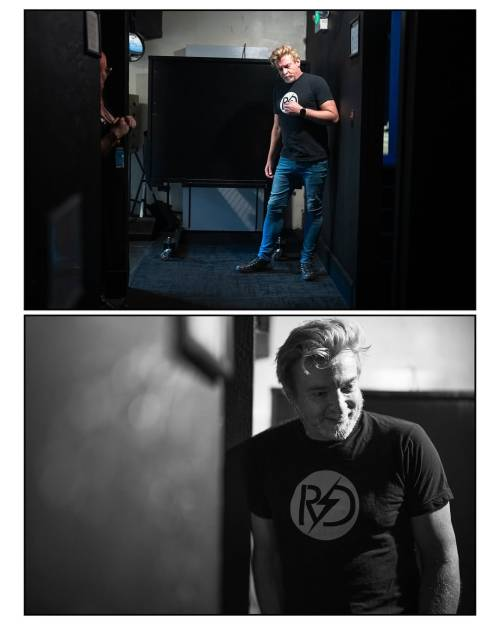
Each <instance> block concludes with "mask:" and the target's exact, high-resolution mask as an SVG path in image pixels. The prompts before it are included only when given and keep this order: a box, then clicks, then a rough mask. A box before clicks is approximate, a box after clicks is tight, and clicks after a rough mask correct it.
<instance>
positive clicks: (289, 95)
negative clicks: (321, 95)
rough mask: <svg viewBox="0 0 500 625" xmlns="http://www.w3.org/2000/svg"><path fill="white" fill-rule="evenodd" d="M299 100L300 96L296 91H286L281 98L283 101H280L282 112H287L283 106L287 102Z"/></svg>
mask: <svg viewBox="0 0 500 625" xmlns="http://www.w3.org/2000/svg"><path fill="white" fill-rule="evenodd" d="M298 101H299V98H298V96H297V94H296V93H295V92H293V91H289V92H288V93H285V95H284V96H283V97H282V98H281V102H280V109H281V112H282V113H285V109H284V108H283V106H284V105H285V104H286V103H287V102H298ZM285 114H286V113H285Z"/></svg>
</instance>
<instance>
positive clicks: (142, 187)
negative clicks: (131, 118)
mask: <svg viewBox="0 0 500 625" xmlns="http://www.w3.org/2000/svg"><path fill="white" fill-rule="evenodd" d="M134 155H135V159H136V161H137V163H138V165H139V167H140V168H141V172H142V175H141V181H140V182H139V186H138V188H137V192H136V194H135V197H134V199H133V200H132V199H131V200H130V201H131V202H133V204H132V208H131V209H130V217H134V216H135V209H136V207H137V203H138V201H139V196H140V194H141V190H142V192H143V193H142V199H141V200H140V206H139V214H138V215H137V217H138V218H139V219H141V218H142V217H144V210H145V207H146V205H147V204H146V199H147V198H146V193H147V189H149V191H150V192H151V195H152V196H153V199H154V201H155V202H156V201H157V198H156V195H155V192H154V191H153V188H152V187H151V185H150V184H149V182H148V181H147V178H146V171H145V169H144V166H143V164H142V162H141V159H140V158H139V154H138V153H137V150H134ZM131 169H132V168H130V170H131Z"/></svg>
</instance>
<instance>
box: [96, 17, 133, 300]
mask: <svg viewBox="0 0 500 625" xmlns="http://www.w3.org/2000/svg"><path fill="white" fill-rule="evenodd" d="M101 30H102V49H103V50H104V52H105V53H106V55H107V58H108V64H109V65H110V66H111V67H112V68H113V72H112V74H111V75H110V77H109V79H108V80H107V81H106V86H105V88H104V101H105V103H106V106H107V108H108V109H109V110H110V111H111V112H112V113H113V115H116V116H121V115H127V114H128V113H129V110H128V70H129V61H128V30H129V25H128V13H127V11H102V13H101ZM122 144H123V146H124V147H125V167H123V168H116V167H115V162H114V153H112V154H110V155H109V156H108V157H107V158H104V159H103V161H102V172H103V173H102V179H103V183H102V186H103V188H102V204H103V211H102V218H103V229H104V249H103V260H104V293H105V295H106V296H107V297H109V298H117V299H119V298H123V297H125V294H126V292H127V286H128V262H129V258H128V208H129V196H128V192H129V189H128V168H129V151H128V150H127V145H128V138H125V139H124V140H123V141H122Z"/></svg>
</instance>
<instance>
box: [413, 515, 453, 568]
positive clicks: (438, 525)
mask: <svg viewBox="0 0 500 625" xmlns="http://www.w3.org/2000/svg"><path fill="white" fill-rule="evenodd" d="M411 526H412V530H413V536H414V539H415V543H416V545H417V549H418V552H419V555H420V557H421V559H422V563H423V564H424V563H426V562H437V561H441V562H443V561H448V560H450V559H454V558H456V557H457V544H456V540H455V532H454V531H453V525H452V523H451V514H450V504H449V503H447V504H446V505H445V506H443V507H442V508H439V510H435V511H434V512H429V513H427V514H421V515H419V516H415V517H412V519H411Z"/></svg>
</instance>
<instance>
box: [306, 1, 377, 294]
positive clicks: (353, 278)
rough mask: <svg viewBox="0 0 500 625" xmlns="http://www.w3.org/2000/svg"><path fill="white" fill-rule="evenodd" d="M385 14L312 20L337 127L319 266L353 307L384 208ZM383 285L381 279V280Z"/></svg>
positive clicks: (312, 51)
mask: <svg viewBox="0 0 500 625" xmlns="http://www.w3.org/2000/svg"><path fill="white" fill-rule="evenodd" d="M357 17H359V20H360V44H359V54H358V55H356V56H353V57H351V56H350V36H351V31H350V29H351V22H352V21H353V20H354V19H355V18H357ZM388 26H389V12H388V11H331V12H330V16H329V29H328V31H326V32H320V33H314V25H313V21H312V13H311V12H308V20H307V42H306V50H307V60H308V62H309V63H310V68H311V72H312V73H315V74H320V75H321V76H323V77H324V78H325V79H326V80H327V82H328V83H329V85H330V87H331V88H332V92H333V96H334V98H335V100H336V102H337V106H338V108H339V113H340V122H339V124H338V125H337V126H336V127H335V128H332V129H330V163H331V164H330V173H329V179H328V183H327V189H326V192H325V219H324V226H323V230H322V234H321V240H320V250H321V256H322V260H323V262H324V263H325V265H326V267H327V269H328V272H329V273H330V275H332V276H333V277H334V279H335V281H336V282H337V284H338V286H339V288H340V289H341V291H342V293H343V295H344V297H345V298H346V300H347V301H348V303H350V304H354V303H355V300H356V299H357V297H358V296H359V295H358V293H359V291H360V290H361V289H362V288H363V287H365V288H366V283H368V285H369V284H370V282H371V279H372V276H368V275H367V274H368V272H371V271H373V266H374V262H373V260H374V255H373V251H374V249H376V246H377V241H376V240H375V239H374V236H376V230H375V229H374V224H376V222H377V218H378V211H379V208H380V191H381V180H382V138H383V132H382V130H383V125H384V98H385V82H386V79H387V76H386V73H387V68H386V53H387V32H388ZM378 277H379V279H380V276H378Z"/></svg>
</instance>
